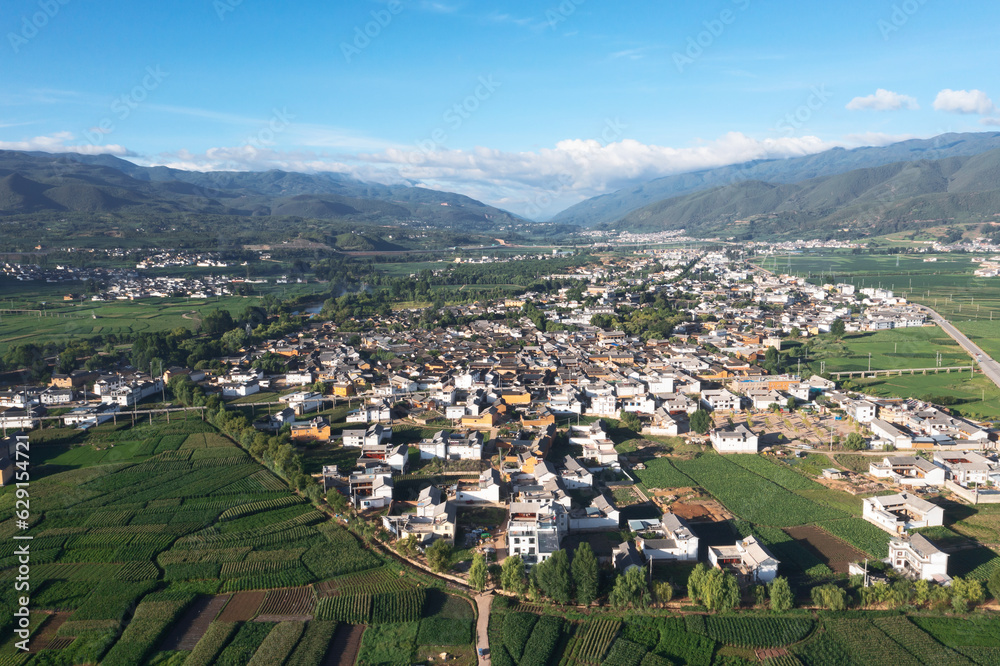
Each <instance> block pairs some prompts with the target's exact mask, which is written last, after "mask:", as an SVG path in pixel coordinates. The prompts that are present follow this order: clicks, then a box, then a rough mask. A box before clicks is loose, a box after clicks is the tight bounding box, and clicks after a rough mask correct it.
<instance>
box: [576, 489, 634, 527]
mask: <svg viewBox="0 0 1000 666" xmlns="http://www.w3.org/2000/svg"><path fill="white" fill-rule="evenodd" d="M620 519H621V512H620V511H619V510H618V507H616V506H615V503H614V500H613V499H611V497H610V496H609V495H608V494H607V493H602V494H600V495H598V496H597V497H595V498H594V499H593V501H592V502H591V503H590V506H588V507H587V508H585V509H575V510H573V511H571V512H570V514H569V529H570V531H571V532H588V531H600V532H603V531H609V530H617V529H618V526H619V522H620Z"/></svg>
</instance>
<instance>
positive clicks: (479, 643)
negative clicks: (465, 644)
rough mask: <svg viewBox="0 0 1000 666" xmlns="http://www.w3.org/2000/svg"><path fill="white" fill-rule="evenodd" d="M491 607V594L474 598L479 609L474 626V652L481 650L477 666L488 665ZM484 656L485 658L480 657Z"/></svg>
mask: <svg viewBox="0 0 1000 666" xmlns="http://www.w3.org/2000/svg"><path fill="white" fill-rule="evenodd" d="M492 605H493V595H492V594H480V595H478V596H477V597H476V606H477V607H478V608H479V621H478V622H477V624H476V651H477V652H478V651H479V650H482V653H481V656H480V657H479V666H488V664H489V663H490V657H489V654H490V638H489V626H490V606H492ZM483 654H485V656H482V655H483Z"/></svg>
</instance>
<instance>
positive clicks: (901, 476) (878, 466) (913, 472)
mask: <svg viewBox="0 0 1000 666" xmlns="http://www.w3.org/2000/svg"><path fill="white" fill-rule="evenodd" d="M868 473H869V474H871V475H872V476H874V477H875V478H878V479H889V480H891V481H892V482H893V483H897V484H899V485H902V486H943V485H944V482H945V470H944V468H943V467H938V466H937V465H935V464H933V463H931V462H928V461H927V460H924V459H923V458H921V457H919V456H886V457H885V458H883V459H882V460H881V461H873V462H871V463H869V465H868Z"/></svg>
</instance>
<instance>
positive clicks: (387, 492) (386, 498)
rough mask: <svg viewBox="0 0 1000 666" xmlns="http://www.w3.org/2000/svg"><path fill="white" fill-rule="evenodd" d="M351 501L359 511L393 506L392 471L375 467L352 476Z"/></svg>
mask: <svg viewBox="0 0 1000 666" xmlns="http://www.w3.org/2000/svg"><path fill="white" fill-rule="evenodd" d="M350 488H351V501H352V502H353V503H354V506H356V507H358V508H359V509H382V508H385V507H387V506H389V505H390V504H392V470H391V469H389V468H388V467H375V468H370V469H366V470H363V471H360V472H355V473H354V474H351V479H350Z"/></svg>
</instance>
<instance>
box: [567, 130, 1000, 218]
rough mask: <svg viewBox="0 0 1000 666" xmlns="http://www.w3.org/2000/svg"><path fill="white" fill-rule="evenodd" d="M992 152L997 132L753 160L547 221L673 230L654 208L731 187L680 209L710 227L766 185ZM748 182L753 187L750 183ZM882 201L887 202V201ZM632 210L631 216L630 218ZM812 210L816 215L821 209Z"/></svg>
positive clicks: (661, 182)
mask: <svg viewBox="0 0 1000 666" xmlns="http://www.w3.org/2000/svg"><path fill="white" fill-rule="evenodd" d="M996 149H1000V133H998V132H977V133H967V134H942V135H940V136H937V137H934V138H931V139H913V140H909V141H902V142H899V143H894V144H890V145H888V146H882V147H865V148H856V149H853V150H846V149H843V148H833V149H831V150H827V151H824V152H822V153H817V154H815V155H807V156H804V157H794V158H787V159H775V160H758V161H753V162H746V163H743V164H736V165H731V166H725V167H720V168H716V169H706V170H702V171H695V172H690V173H682V174H678V175H675V176H667V177H664V178H657V179H656V180H652V181H649V182H647V183H644V184H641V185H637V186H634V187H628V188H624V189H621V190H618V191H616V192H612V193H609V194H605V195H601V196H597V197H593V198H591V199H587V200H586V201H582V202H580V203H578V204H576V205H574V206H571V207H569V208H567V209H566V210H564V211H562V212H561V213H559V214H557V215H556V216H555V217H553V218H552V222H559V223H566V224H574V225H578V226H583V227H593V226H599V225H604V226H613V227H620V228H623V229H624V228H632V225H638V228H653V225H654V224H655V223H658V222H663V223H665V224H667V225H669V226H665V227H663V228H675V226H676V225H675V224H674V222H675V218H666V217H664V216H663V215H660V216H657V213H656V211H657V210H658V209H659V210H661V211H666V210H667V209H670V208H671V206H664V205H662V202H665V201H667V200H671V201H673V200H675V199H677V198H680V197H683V195H688V194H692V193H696V192H705V191H708V190H713V189H723V190H725V188H727V187H731V188H732V189H729V190H726V191H725V192H722V193H716V194H714V195H711V196H710V197H708V199H707V200H706V199H704V198H695V199H693V200H690V201H689V202H688V203H689V204H691V203H692V202H693V201H699V202H700V204H698V205H687V206H684V208H685V210H686V211H687V213H685V214H684V215H683V216H682V217H683V219H684V220H685V221H686V222H687V223H688V224H690V221H691V220H692V219H693V218H696V217H697V215H698V214H700V215H704V216H708V218H710V220H706V222H707V223H709V224H713V225H714V223H715V222H716V221H721V220H725V219H728V218H730V217H731V216H730V212H731V211H733V210H735V209H739V203H738V201H739V199H740V198H741V197H744V196H750V197H751V198H756V197H755V196H754V195H751V194H749V193H750V192H751V191H753V192H758V191H759V192H767V191H770V190H771V188H767V187H764V185H765V184H770V185H785V184H792V183H803V182H805V181H809V180H814V179H819V178H824V177H829V176H836V175H840V174H845V173H848V172H851V171H856V170H870V169H874V168H876V167H880V166H885V165H889V164H895V163H903V162H918V161H930V160H941V159H946V158H950V157H968V156H973V155H979V154H981V153H985V152H988V151H991V150H996ZM749 183H756V184H755V185H749ZM854 187H855V188H856V187H857V186H856V185H855V186H854ZM935 187H937V185H936V186H935ZM780 191H784V190H780ZM852 192H853V193H855V194H858V195H861V194H862V192H860V191H858V190H857V189H851V190H846V191H845V192H843V193H841V195H839V196H835V197H833V199H834V200H838V201H840V204H839V205H841V206H847V205H849V203H850V196H851V193H852ZM907 192H911V190H909V189H908V190H907ZM926 194H931V192H930V191H928V192H926ZM729 196H732V198H733V201H730V202H728V203H725V201H726V200H727V199H728V198H729ZM881 196H883V197H885V196H886V195H885V194H884V193H883V194H882V195H881ZM889 198H890V199H894V198H895V197H894V196H893V195H892V194H891V193H890V194H889ZM779 199H780V197H777V198H775V199H774V204H775V207H776V209H775V210H774V211H772V212H774V213H776V214H777V213H780V212H781V210H780V205H781V203H782V202H781V201H780V200H779ZM757 200H758V201H759V202H760V206H759V207H753V208H752V210H753V211H754V212H755V213H756V214H763V213H764V211H765V210H766V206H764V202H765V201H766V197H765V198H764V199H763V200H761V199H757ZM712 202H714V203H712ZM863 203H864V202H863V201H859V204H863ZM882 203H883V204H884V203H887V201H883V202H882ZM720 204H721V208H719V209H716V206H718V205H720ZM647 206H649V207H650V209H649V210H645V211H644V212H642V213H638V211H640V209H645V207H647ZM657 206H659V208H657ZM633 212H636V214H635V215H632V213H633ZM816 212H817V214H819V213H820V212H822V211H816ZM827 212H829V211H827ZM682 226H683V225H682Z"/></svg>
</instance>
